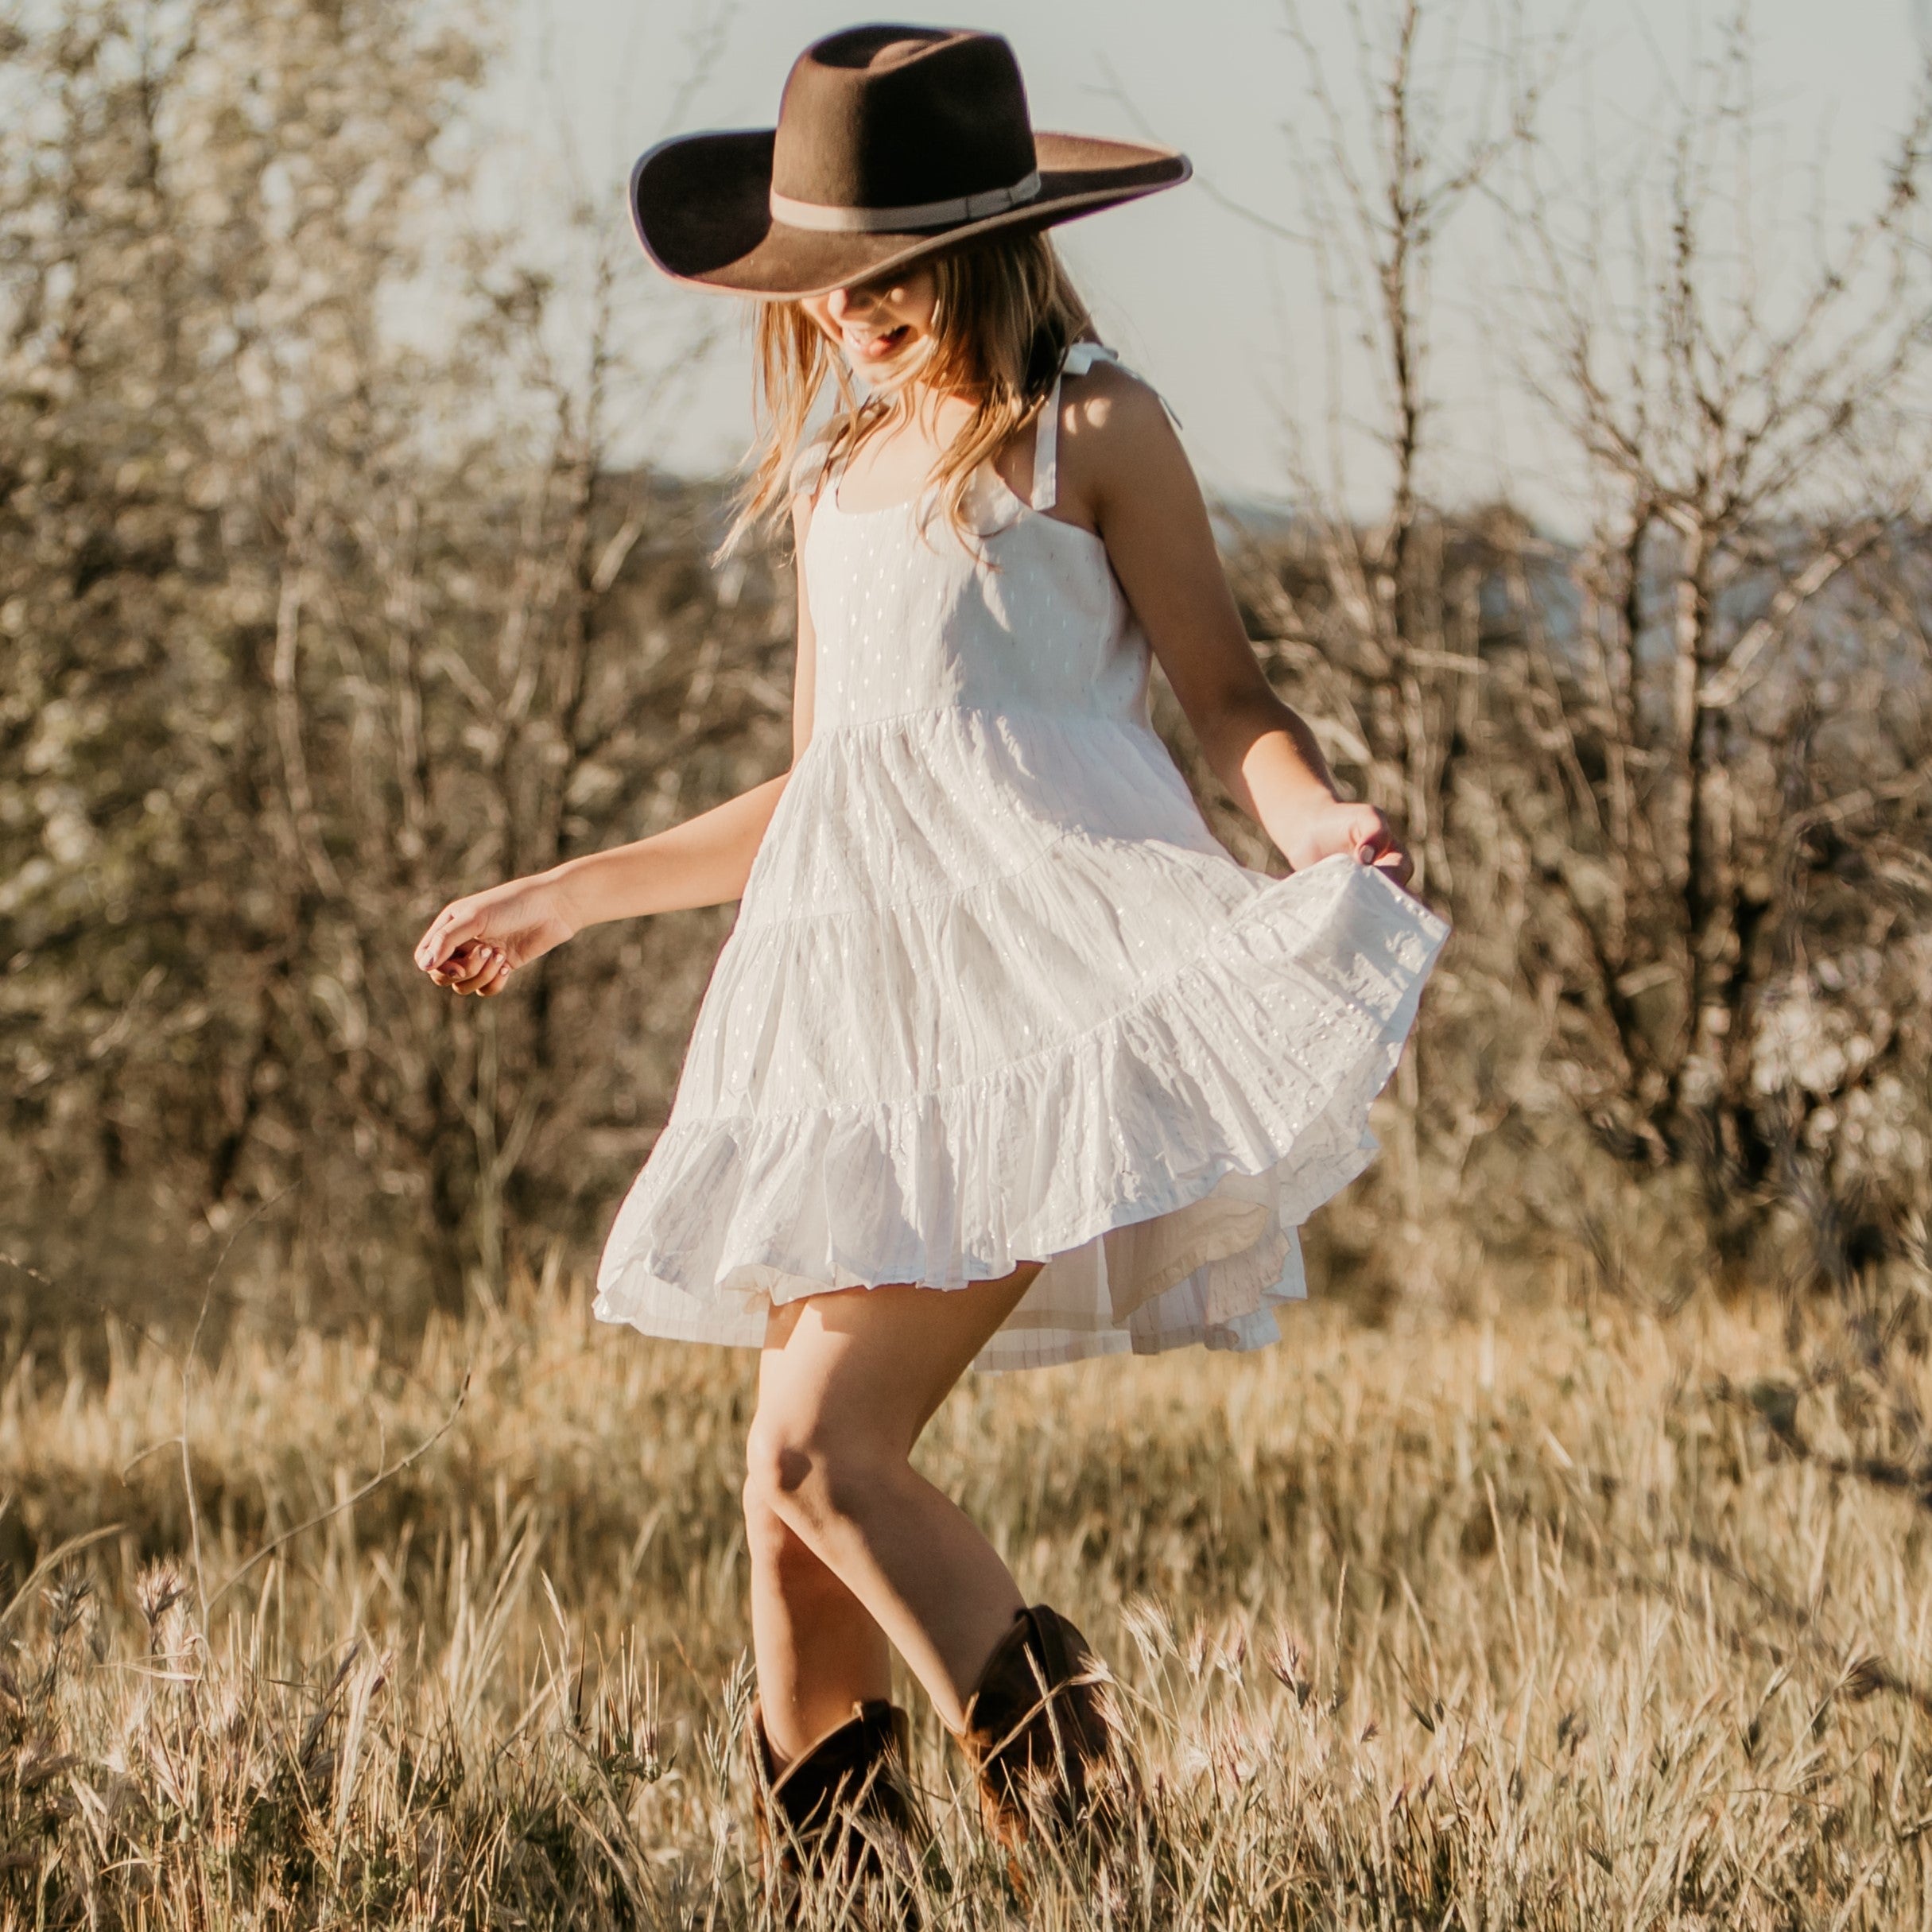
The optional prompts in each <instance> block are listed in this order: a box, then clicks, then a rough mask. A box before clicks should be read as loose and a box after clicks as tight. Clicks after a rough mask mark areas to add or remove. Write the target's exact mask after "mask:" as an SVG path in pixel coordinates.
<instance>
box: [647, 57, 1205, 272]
mask: <svg viewBox="0 0 1932 1932" xmlns="http://www.w3.org/2000/svg"><path fill="white" fill-rule="evenodd" d="M1192 172H1193V171H1192V169H1191V168H1190V166H1189V162H1188V159H1187V157H1186V156H1185V154H1177V153H1174V151H1173V150H1172V149H1167V148H1158V147H1152V146H1149V145H1143V144H1142V143H1139V142H1129V141H1108V140H1103V139H1101V138H1099V137H1097V136H1094V135H1087V134H1047V133H1043V132H1042V133H1035V132H1034V127H1033V123H1032V120H1031V118H1030V115H1029V114H1028V112H1027V107H1026V88H1025V86H1024V84H1023V83H1022V81H1021V79H1020V71H1019V63H1018V60H1016V59H1015V58H1014V53H1013V49H1012V48H1011V46H1010V45H1008V44H1007V41H1005V40H1003V38H1002V37H1000V36H999V35H998V34H996V33H974V32H969V31H959V32H955V31H949V30H945V29H934V28H930V27H900V26H869V27H848V28H847V29H844V31H843V32H841V33H834V34H831V35H828V37H826V38H825V39H824V40H821V41H816V42H815V43H814V44H813V45H811V46H810V47H808V48H806V49H805V52H803V53H802V54H801V55H800V56H799V57H798V59H797V62H796V63H795V64H793V68H792V71H791V74H790V76H789V79H788V80H786V83H785V92H784V95H783V98H782V100H781V101H780V103H779V107H778V126H776V127H775V128H750V129H744V130H734V131H731V132H727V133H721V134H683V135H680V136H678V137H677V138H675V139H673V140H670V141H665V142H660V143H659V144H658V146H656V147H654V148H653V149H650V152H649V153H646V154H645V155H644V156H642V157H641V158H640V159H639V161H638V164H637V165H636V166H635V167H634V169H632V170H631V172H630V215H631V219H632V221H633V223H634V224H635V226H636V228H637V232H638V240H639V241H640V242H642V243H643V245H644V250H645V252H646V254H648V255H650V258H651V259H652V260H653V261H654V262H656V263H657V264H658V266H659V267H660V268H661V269H662V270H665V273H666V274H670V275H674V276H676V277H677V279H678V280H679V281H691V282H700V283H702V284H704V285H705V286H707V287H708V288H714V289H730V290H733V291H735V292H736V293H739V294H743V295H753V296H765V297H799V296H806V295H823V294H825V293H828V291H830V290H832V289H840V288H847V287H850V286H852V285H854V284H855V283H858V282H862V281H871V280H873V279H874V278H875V277H878V276H880V275H883V274H890V272H892V271H893V270H898V269H902V268H905V267H907V266H910V265H911V264H912V263H914V262H918V261H919V260H920V259H921V258H924V257H925V256H928V255H932V254H938V253H939V252H940V251H941V250H945V249H950V248H956V247H958V246H960V245H962V244H963V243H965V242H970V241H972V240H973V239H976V238H977V237H979V236H980V235H992V234H996V233H999V232H1000V231H1006V230H1018V229H1027V228H1040V227H1049V226H1050V225H1052V224H1053V223H1057V222H1063V221H1070V220H1072V219H1074V217H1075V216H1077V215H1091V214H1094V213H1096V212H1097V211H1099V210H1100V209H1101V208H1112V207H1114V206H1115V205H1116V204H1119V203H1120V202H1123V201H1132V200H1137V199H1138V198H1139V197H1140V196H1143V195H1150V194H1154V193H1156V192H1158V191H1159V190H1160V189H1162V188H1173V187H1174V186H1176V185H1177V184H1179V183H1181V182H1182V181H1185V180H1186V179H1187V178H1188V177H1189V174H1190V173H1192Z"/></svg>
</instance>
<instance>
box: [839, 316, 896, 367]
mask: <svg viewBox="0 0 1932 1932" xmlns="http://www.w3.org/2000/svg"><path fill="white" fill-rule="evenodd" d="M911 334H912V328H911V326H910V324H907V323H903V322H902V323H901V324H899V326H898V328H889V329H885V330H883V331H879V332H875V333H873V334H871V335H868V336H855V335H852V333H851V332H849V331H848V332H847V335H846V337H845V339H846V342H847V343H848V345H849V347H851V350H852V354H853V355H855V356H857V357H858V358H859V360H860V361H861V362H867V363H878V362H883V361H884V360H885V359H886V357H887V356H888V355H894V354H896V353H897V352H898V351H899V350H900V349H902V348H903V347H905V346H906V341H907V340H908V339H909V338H910V336H911Z"/></svg>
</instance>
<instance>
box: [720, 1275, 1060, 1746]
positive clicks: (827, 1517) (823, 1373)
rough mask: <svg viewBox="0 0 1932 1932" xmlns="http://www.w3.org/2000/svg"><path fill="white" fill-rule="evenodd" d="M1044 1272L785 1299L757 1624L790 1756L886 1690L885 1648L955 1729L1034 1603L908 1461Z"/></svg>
mask: <svg viewBox="0 0 1932 1932" xmlns="http://www.w3.org/2000/svg"><path fill="white" fill-rule="evenodd" d="M1038 1272H1039V1264H1038V1263H1032V1262H1030V1263H1027V1264H1026V1266H1025V1267H1022V1268H1021V1269H1019V1270H1018V1271H1017V1272H1015V1273H1014V1274H1011V1275H1008V1276H1007V1277H1006V1278H1004V1279H1003V1280H1001V1281H997V1282H977V1283H976V1284H975V1285H974V1286H972V1287H970V1288H959V1289H947V1290H937V1289H932V1288H912V1287H889V1288H855V1289H849V1290H843V1291H841V1292H840V1293H837V1294H820V1295H811V1296H808V1297H806V1298H805V1299H804V1300H802V1301H798V1302H788V1303H787V1304H786V1305H785V1306H784V1307H782V1308H780V1309H774V1311H773V1313H772V1316H771V1319H770V1325H769V1326H768V1328H767V1329H766V1339H765V1348H764V1352H763V1354H762V1356H760V1358H759V1363H758V1413H757V1414H756V1416H755V1418H753V1421H752V1424H751V1440H750V1441H749V1443H748V1444H747V1476H746V1481H745V1523H746V1528H747V1540H748V1543H749V1546H750V1550H751V1635H752V1646H753V1649H754V1651H755V1655H756V1657H757V1660H758V1694H759V1699H760V1701H761V1704H762V1707H763V1712H764V1718H765V1728H766V1734H767V1736H769V1737H770V1742H771V1746H772V1748H773V1750H774V1752H776V1753H777V1755H778V1756H779V1757H780V1758H781V1759H789V1758H791V1757H793V1756H795V1755H797V1753H798V1752H801V1751H802V1750H804V1749H805V1748H807V1747H808V1746H809V1744H812V1743H813V1741H814V1740H817V1738H819V1737H821V1736H823V1735H824V1733H825V1732H828V1731H829V1730H831V1729H832V1728H833V1727H834V1726H835V1725H836V1724H842V1723H844V1721H845V1720H846V1719H847V1718H848V1717H851V1716H852V1705H853V1704H854V1703H855V1702H858V1701H863V1700H864V1699H866V1698H868V1697H885V1696H886V1695H887V1694H888V1693H889V1690H890V1683H891V1677H890V1659H889V1657H888V1654H887V1650H886V1645H887V1643H888V1641H890V1644H891V1646H892V1647H893V1648H894V1649H896V1650H897V1651H898V1653H899V1655H901V1656H902V1657H903V1658H905V1659H906V1665H907V1667H908V1668H909V1669H910V1670H911V1671H912V1673H913V1674H914V1676H915V1677H916V1678H918V1680H919V1682H921V1684H922V1685H923V1686H925V1690H926V1691H927V1693H928V1694H929V1696H930V1697H932V1699H933V1704H934V1705H935V1706H936V1708H937V1710H938V1713H939V1715H940V1717H941V1721H943V1722H944V1723H945V1724H948V1725H949V1727H951V1728H952V1729H954V1730H957V1729H958V1728H960V1725H961V1724H962V1723H963V1721H964V1715H965V1702H966V1699H967V1697H968V1696H970V1695H971V1693H972V1686H974V1684H975V1683H976V1682H977V1681H978V1678H979V1674H980V1668H981V1666H983V1664H984V1663H985V1662H986V1660H987V1658H988V1657H990V1656H991V1655H992V1652H993V1648H994V1647H995V1644H997V1643H999V1639H1001V1638H1002V1637H1003V1636H1004V1635H1005V1634H1006V1632H1007V1629H1008V1627H1010V1626H1011V1624H1012V1621H1013V1619H1014V1615H1015V1613H1016V1612H1018V1610H1019V1609H1020V1608H1021V1607H1022V1598H1021V1596H1020V1593H1019V1589H1018V1585H1016V1584H1015V1583H1014V1581H1013V1578H1012V1576H1011V1573H1009V1572H1008V1570H1007V1566H1006V1565H1005V1564H1004V1563H1003V1562H1001V1561H1000V1559H999V1554H998V1553H997V1552H996V1551H995V1550H994V1548H993V1546H991V1544H990V1543H989V1542H987V1540H986V1538H984V1537H983V1536H982V1535H981V1534H980V1532H979V1530H976V1528H974V1527H973V1525H972V1523H971V1522H970V1521H969V1520H968V1519H967V1517H966V1516H965V1515H964V1513H963V1512H962V1511H960V1508H959V1507H958V1506H957V1505H956V1503H952V1502H951V1501H949V1499H947V1498H946V1497H945V1496H942V1495H941V1494H940V1492H938V1491H937V1489H935V1488H933V1486H932V1484H930V1483H929V1482H927V1481H926V1480H925V1478H924V1477H922V1476H918V1475H917V1474H915V1473H914V1470H913V1468H912V1467H911V1465H910V1462H909V1461H908V1460H907V1458H908V1457H909V1456H910V1453H911V1450H912V1446H913V1445H914V1442H916V1441H918V1437H919V1434H920V1432H921V1430H923V1429H924V1428H925V1426H926V1424H927V1423H928V1422H929V1421H930V1420H931V1419H932V1417H933V1412H934V1410H937V1408H938V1406H939V1405H940V1403H941V1402H943V1401H944V1400H945V1396H946V1394H947V1391H949V1390H950V1389H951V1388H952V1385H953V1383H956V1381H958V1379H960V1375H962V1374H963V1373H964V1371H965V1369H966V1367H967V1365H968V1364H969V1363H970V1362H971V1361H972V1359H973V1357H974V1356H976V1355H977V1354H978V1353H979V1352H980V1349H981V1348H983V1347H984V1346H985V1344H986V1343H987V1340H989V1339H990V1337H991V1336H992V1334H993V1332H994V1331H995V1329H997V1328H998V1327H999V1325H1000V1324H1001V1323H1002V1322H1003V1321H1005V1320H1006V1318H1007V1316H1008V1315H1010V1314H1011V1313H1012V1312H1013V1309H1014V1307H1015V1306H1016V1305H1018V1302H1019V1300H1020V1298H1021V1297H1022V1295H1024V1294H1026V1290H1027V1289H1028V1288H1029V1287H1030V1286H1032V1283H1033V1278H1034V1275H1036V1274H1038Z"/></svg>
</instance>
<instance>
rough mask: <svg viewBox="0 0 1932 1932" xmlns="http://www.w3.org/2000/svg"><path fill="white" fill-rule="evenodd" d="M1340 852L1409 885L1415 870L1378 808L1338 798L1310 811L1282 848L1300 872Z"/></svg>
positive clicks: (1401, 883) (1289, 860) (1404, 884)
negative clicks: (1329, 803) (1347, 802)
mask: <svg viewBox="0 0 1932 1932" xmlns="http://www.w3.org/2000/svg"><path fill="white" fill-rule="evenodd" d="M1337 852H1346V853H1347V854H1348V855H1349V856H1350V857H1351V858H1353V859H1356V860H1358V861H1359V862H1360V863H1362V864H1364V865H1372V866H1373V867H1375V869H1376V870H1377V871H1382V872H1386V873H1387V874H1388V875H1389V877H1390V878H1391V879H1394V880H1395V883H1396V884H1397V885H1399V886H1406V885H1407V884H1408V883H1409V875H1410V873H1411V872H1412V871H1414V869H1415V868H1414V867H1413V866H1412V865H1411V864H1410V860H1409V855H1408V854H1407V852H1405V851H1403V849H1402V841H1401V840H1399V838H1397V837H1396V836H1395V833H1394V832H1391V830H1390V829H1389V821H1387V819H1386V818H1384V817H1383V815H1382V813H1381V811H1380V809H1379V808H1378V807H1377V806H1375V805H1344V803H1343V802H1342V801H1341V800H1340V799H1339V798H1338V799H1336V801H1335V802H1334V803H1333V805H1324V806H1322V807H1321V809H1318V810H1317V811H1314V812H1311V813H1309V815H1308V817H1306V818H1305V819H1303V820H1302V821H1301V822H1300V823H1299V824H1298V825H1297V826H1296V828H1295V831H1294V836H1292V837H1291V838H1290V840H1289V841H1288V843H1287V844H1286V845H1284V846H1283V847H1282V857H1283V858H1285V859H1286V860H1287V861H1288V863H1289V864H1290V865H1291V866H1293V867H1294V869H1295V871H1298V872H1299V871H1305V869H1306V868H1307V867H1309V866H1311V865H1316V864H1318V863H1320V862H1321V860H1322V859H1332V858H1333V857H1334V855H1336V853H1337Z"/></svg>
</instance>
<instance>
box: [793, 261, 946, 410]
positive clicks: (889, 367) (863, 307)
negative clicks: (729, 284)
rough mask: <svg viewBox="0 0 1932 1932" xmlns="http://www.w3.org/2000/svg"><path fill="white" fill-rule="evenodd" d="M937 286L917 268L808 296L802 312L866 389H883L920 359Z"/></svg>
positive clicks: (926, 268)
mask: <svg viewBox="0 0 1932 1932" xmlns="http://www.w3.org/2000/svg"><path fill="white" fill-rule="evenodd" d="M938 286H939V285H938V281H937V278H936V277H934V275H933V270H932V267H931V265H930V264H929V263H921V264H920V265H918V266H915V267H913V268H910V269H907V270H905V271H904V272H903V273H902V274H898V275H894V276H887V277H882V278H881V279H880V280H879V281H867V282H861V283H859V285H857V286H856V287H854V288H850V289H833V290H832V293H830V294H829V295H809V296H807V297H805V302H804V307H805V313H806V314H807V315H809V316H810V317H811V318H812V320H813V321H814V322H816V323H817V324H818V326H819V327H820V328H821V329H823V330H824V332H825V333H826V335H827V336H829V337H830V338H831V339H832V341H833V342H835V343H837V344H838V346H839V347H840V348H841V349H843V350H844V351H845V359H846V360H847V361H848V363H850V364H851V365H852V368H853V369H854V370H856V371H857V372H858V373H859V374H860V375H862V376H863V377H864V378H865V379H866V382H867V385H868V386H870V387H871V388H873V389H875V390H878V389H888V388H890V387H892V386H893V385H894V381H895V379H902V378H904V377H905V376H906V375H907V374H910V372H911V371H912V370H914V369H915V368H916V367H918V364H919V363H920V362H921V359H923V358H924V355H925V351H926V348H927V347H928V345H929V343H931V341H932V339H933V308H934V306H935V303H936V300H937V294H938Z"/></svg>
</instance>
